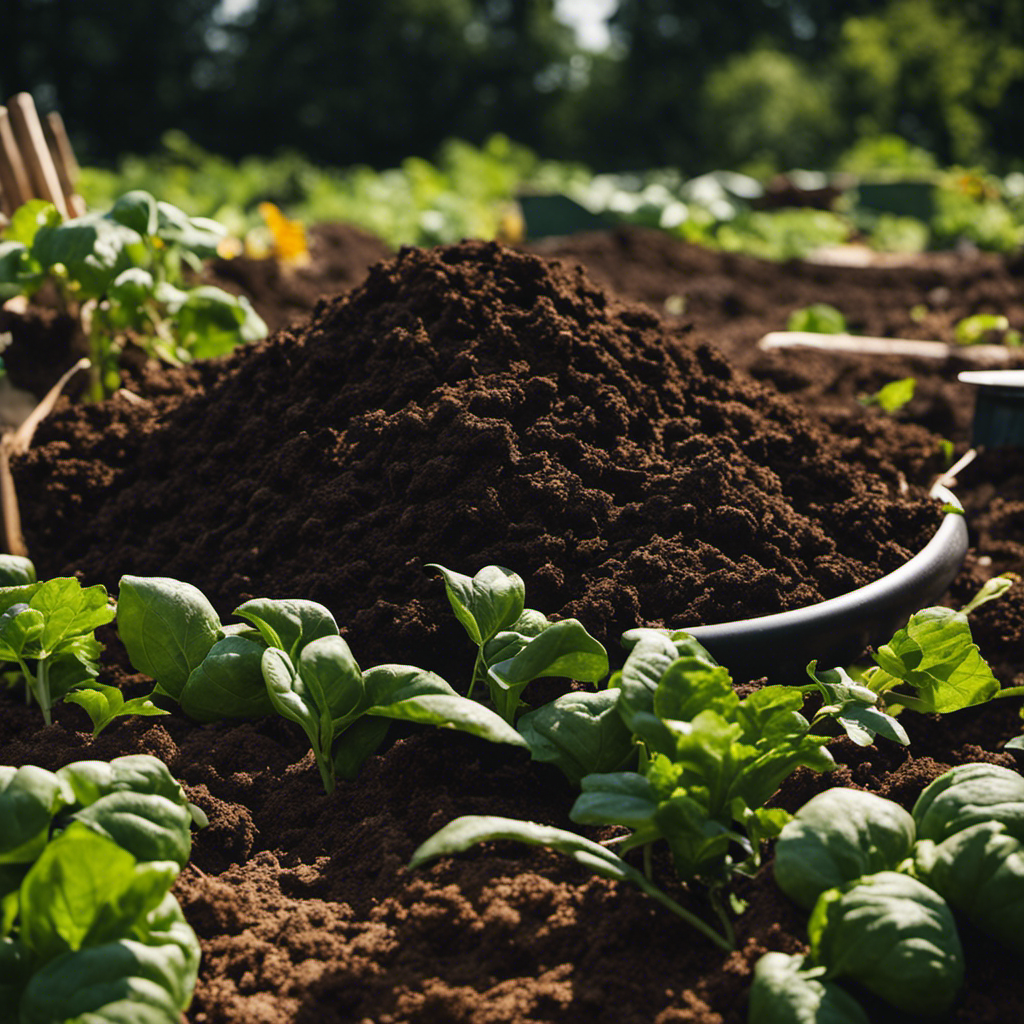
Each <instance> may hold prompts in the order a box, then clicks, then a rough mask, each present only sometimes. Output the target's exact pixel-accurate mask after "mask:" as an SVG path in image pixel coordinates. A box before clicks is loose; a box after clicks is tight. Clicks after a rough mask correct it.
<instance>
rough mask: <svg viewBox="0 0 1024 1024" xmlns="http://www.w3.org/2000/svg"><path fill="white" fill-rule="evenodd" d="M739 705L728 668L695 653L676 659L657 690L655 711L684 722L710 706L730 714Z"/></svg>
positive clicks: (661, 715) (659, 714) (664, 716)
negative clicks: (700, 657) (712, 664)
mask: <svg viewBox="0 0 1024 1024" xmlns="http://www.w3.org/2000/svg"><path fill="white" fill-rule="evenodd" d="M634 650H635V648H634ZM738 706H739V698H738V697H737V696H736V692H735V691H734V690H733V688H732V678H731V677H730V675H729V672H728V670H727V669H724V668H722V667H721V666H718V665H716V666H710V665H707V664H705V663H704V662H702V661H701V660H700V659H698V658H692V657H689V658H677V659H676V660H675V661H673V662H672V663H671V664H670V665H669V666H668V668H666V669H665V671H664V673H663V674H662V676H661V679H660V680H659V682H658V686H657V689H656V690H655V693H654V713H655V714H656V715H657V716H658V717H659V718H671V719H675V720H677V721H680V722H689V721H690V720H691V719H692V718H695V717H696V716H697V715H698V714H699V713H700V712H701V711H704V710H705V709H708V708H711V709H714V710H715V711H718V712H720V713H721V714H723V715H729V714H731V713H733V712H735V710H736V708H737V707H738Z"/></svg>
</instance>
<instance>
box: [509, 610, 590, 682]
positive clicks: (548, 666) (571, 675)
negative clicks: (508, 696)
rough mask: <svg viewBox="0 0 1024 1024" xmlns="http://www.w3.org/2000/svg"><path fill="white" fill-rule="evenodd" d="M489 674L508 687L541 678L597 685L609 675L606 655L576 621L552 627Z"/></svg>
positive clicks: (556, 623)
mask: <svg viewBox="0 0 1024 1024" xmlns="http://www.w3.org/2000/svg"><path fill="white" fill-rule="evenodd" d="M490 672H491V673H492V674H494V675H496V676H498V677H499V678H500V679H501V680H502V682H504V683H506V684H507V685H509V686H522V685H525V684H527V683H529V682H531V681H532V680H534V679H540V678H542V677H544V676H557V677H561V678H565V679H574V680H576V681H577V682H583V683H596V682H598V681H600V680H601V679H603V678H604V677H605V676H606V675H607V674H608V652H607V651H605V649H604V647H602V646H601V644H600V643H599V642H598V641H597V640H595V639H594V638H593V637H592V636H591V635H590V634H589V633H588V632H587V631H586V629H585V628H584V627H583V624H582V623H581V622H580V621H579V620H578V619H562V620H561V621H560V622H555V623H552V624H551V626H549V627H548V628H547V629H545V630H544V632H543V633H541V634H540V635H539V636H536V637H534V638H533V639H532V640H531V641H530V642H529V644H527V645H526V647H524V648H523V649H522V650H521V651H520V652H519V653H518V654H517V655H516V656H515V657H514V658H511V659H510V660H508V661H503V662H499V663H498V664H497V665H494V666H492V667H491V669H490Z"/></svg>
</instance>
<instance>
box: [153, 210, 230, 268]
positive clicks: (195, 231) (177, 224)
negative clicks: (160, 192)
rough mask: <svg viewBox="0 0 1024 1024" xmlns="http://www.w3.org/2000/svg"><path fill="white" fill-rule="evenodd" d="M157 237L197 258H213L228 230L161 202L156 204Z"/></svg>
mask: <svg viewBox="0 0 1024 1024" xmlns="http://www.w3.org/2000/svg"><path fill="white" fill-rule="evenodd" d="M156 209H157V228H156V236H157V237H158V238H160V239H162V240H163V241H164V242H168V243H170V244H171V245H176V246H180V247H181V248H182V249H185V250H187V251H188V252H194V253H195V254H196V255H197V256H200V257H203V258H204V259H205V258H212V257H213V256H216V255H217V246H218V245H219V244H220V242H221V240H222V239H223V238H224V237H225V235H226V234H227V230H226V228H224V226H223V225H221V224H218V223H217V221H214V220H210V219H208V218H206V217H189V216H188V214H186V213H185V212H184V211H183V210H180V209H178V207H176V206H173V205H172V204H171V203H167V202H164V201H163V200H160V201H158V202H157V204H156Z"/></svg>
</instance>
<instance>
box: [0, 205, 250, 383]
mask: <svg viewBox="0 0 1024 1024" xmlns="http://www.w3.org/2000/svg"><path fill="white" fill-rule="evenodd" d="M224 234H225V231H224V229H223V228H222V227H221V226H220V225H219V224H217V223H216V222H215V221H211V220H207V219H205V218H201V217H189V216H187V215H186V214H185V213H183V212H182V211H181V210H179V209H178V208H177V207H175V206H172V205H171V204H170V203H166V202H160V201H158V200H156V199H154V198H153V196H152V195H150V194H149V193H148V192H144V191H132V192H128V193H126V194H125V195H123V196H121V197H120V198H119V199H118V200H117V201H116V202H115V203H114V204H113V206H112V207H111V208H110V209H109V210H107V211H106V212H105V213H99V212H94V213H89V214H86V215H84V216H82V217H78V218H75V219H74V220H69V221H63V222H62V221H61V218H60V215H59V214H58V213H57V211H56V209H55V208H54V207H53V206H52V205H51V204H48V203H45V202H43V201H42V200H33V201H31V202H29V203H26V204H24V205H23V206H22V207H20V208H19V210H18V211H17V212H16V213H15V215H14V216H13V217H12V218H11V223H10V225H9V226H8V228H7V229H6V231H5V232H4V238H5V241H3V242H2V243H0V297H3V298H9V297H10V296H12V295H16V294H24V295H29V296H31V295H33V294H34V293H35V292H37V291H38V290H39V289H40V287H41V286H42V285H43V283H44V282H45V281H52V282H53V283H54V284H55V285H56V287H57V290H58V292H59V293H60V295H62V296H63V299H64V302H65V305H66V306H67V308H68V309H69V310H71V311H72V312H77V313H79V314H80V316H81V321H82V326H83V330H84V331H85V333H86V334H87V336H88V338H89V343H90V349H91V355H92V362H93V366H94V368H95V372H96V374H97V378H96V387H95V389H94V391H95V397H102V395H103V394H104V393H110V392H112V391H113V390H116V388H117V387H118V386H119V385H120V378H119V375H118V359H119V356H120V352H121V350H122V349H123V348H124V345H125V344H126V342H127V341H128V340H129V339H130V340H132V341H134V342H135V343H136V344H139V345H141V346H142V347H143V348H144V349H145V350H146V351H147V352H148V353H149V354H150V355H152V356H155V357H157V358H160V359H163V360H164V361H165V362H169V363H172V364H173V365H181V364H182V363H186V362H189V361H191V360H192V359H196V358H204V357H208V356H214V355H220V354H222V353H224V352H228V351H230V350H231V349H232V348H234V347H235V346H236V345H239V344H241V343H244V342H252V341H256V340H258V339H259V338H262V337H265V336H266V333H267V327H266V324H265V323H264V322H263V321H262V320H261V319H260V317H259V316H258V315H257V314H256V312H255V310H253V308H252V306H251V305H250V304H249V301H248V300H247V299H245V298H244V297H235V296H233V295H229V294H228V293H227V292H225V291H222V290H221V289H219V288H214V287H212V286H209V285H201V286H198V287H191V288H187V287H184V282H183V276H182V268H183V266H191V267H192V268H193V269H197V270H198V269H199V268H200V267H201V265H202V259H203V258H205V257H209V256H213V255H215V254H216V251H217V245H218V243H219V242H220V241H221V239H222V238H223V237H224Z"/></svg>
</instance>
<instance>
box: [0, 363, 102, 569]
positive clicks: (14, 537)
mask: <svg viewBox="0 0 1024 1024" xmlns="http://www.w3.org/2000/svg"><path fill="white" fill-rule="evenodd" d="M91 365H92V363H90V362H89V360H88V359H84V358H83V359H79V360H78V362H77V363H75V365H74V366H72V367H71V368H70V369H69V370H66V371H65V372H64V373H63V374H62V375H61V378H60V380H58V381H57V383H56V384H54V385H53V387H52V388H50V390H49V391H48V392H47V393H46V397H45V398H44V399H43V400H42V401H41V402H40V403H39V404H38V405H37V406H36V407H35V409H33V410H32V412H31V413H30V414H29V416H28V417H27V418H26V420H25V422H24V423H22V425H21V426H20V427H18V429H17V430H8V431H5V432H4V433H3V435H2V436H0V505H2V506H3V509H2V511H3V531H4V543H5V545H6V547H7V551H8V553H9V554H12V555H21V556H22V557H23V558H27V557H28V548H27V547H26V546H25V536H24V534H23V533H22V531H21V512H20V510H19V508H18V492H17V490H16V489H15V486H14V474H12V473H11V456H12V455H24V453H25V452H27V451H28V449H29V446H30V445H31V444H32V438H33V437H34V436H35V433H36V428H37V427H38V426H39V424H40V423H42V421H43V420H44V419H45V418H46V417H47V416H49V415H50V413H51V412H52V411H53V407H54V406H55V405H56V404H57V399H58V398H59V397H60V393H61V392H62V391H63V390H64V385H65V384H67V382H68V381H69V380H71V378H72V377H73V376H74V375H75V374H76V373H78V371H79V370H87V369H88V368H89V367H90V366H91Z"/></svg>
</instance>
